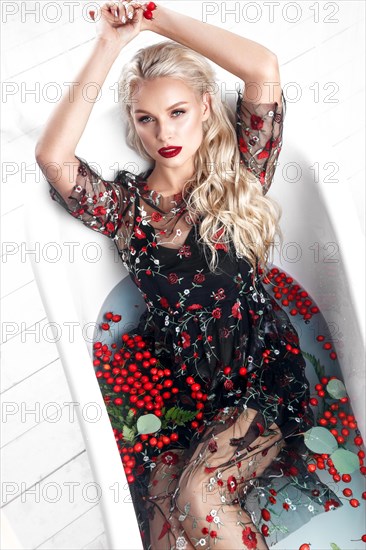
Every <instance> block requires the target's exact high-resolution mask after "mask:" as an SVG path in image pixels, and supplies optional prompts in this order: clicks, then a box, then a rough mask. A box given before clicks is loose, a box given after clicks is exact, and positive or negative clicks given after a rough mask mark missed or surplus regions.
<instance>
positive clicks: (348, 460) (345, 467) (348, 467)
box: [330, 449, 360, 474]
mask: <svg viewBox="0 0 366 550" xmlns="http://www.w3.org/2000/svg"><path fill="white" fill-rule="evenodd" d="M330 458H331V460H333V464H334V467H335V468H337V470H338V472H339V473H340V474H352V472H354V471H355V470H357V469H358V467H359V465H360V463H359V459H358V456H357V455H356V454H355V453H352V452H351V451H346V449H337V450H336V451H334V453H332V454H331V456H330Z"/></svg>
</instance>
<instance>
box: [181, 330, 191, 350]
mask: <svg viewBox="0 0 366 550" xmlns="http://www.w3.org/2000/svg"><path fill="white" fill-rule="evenodd" d="M181 337H182V346H183V348H189V346H190V345H191V337H190V335H189V334H188V332H185V331H183V332H182V334H181Z"/></svg>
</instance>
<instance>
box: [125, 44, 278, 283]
mask: <svg viewBox="0 0 366 550" xmlns="http://www.w3.org/2000/svg"><path fill="white" fill-rule="evenodd" d="M160 77H172V78H175V79H181V80H183V82H184V83H185V84H186V85H188V86H190V87H191V89H192V90H193V92H194V93H195V94H196V97H197V98H201V99H202V96H203V94H204V93H205V92H209V93H210V99H211V116H210V118H209V119H208V120H205V121H204V122H203V123H202V124H203V128H202V129H203V140H202V143H201V145H200V147H199V148H198V150H197V152H196V154H195V158H194V175H193V176H192V178H191V179H189V180H187V181H186V183H185V185H184V188H183V191H182V192H183V193H184V196H185V197H187V198H186V203H187V211H188V212H190V213H192V215H193V216H194V217H195V216H199V217H201V219H202V221H201V223H200V225H199V241H200V242H201V243H202V244H204V245H206V246H204V250H205V254H206V247H208V249H209V250H210V251H211V253H212V254H211V258H210V259H209V260H208V265H209V269H210V270H211V271H215V270H216V267H217V265H218V254H217V250H216V248H215V244H217V243H222V244H227V245H229V244H230V241H231V242H232V243H233V244H234V247H235V252H236V255H237V257H239V258H242V257H244V258H245V259H246V260H247V261H248V262H249V264H250V265H251V266H252V267H253V277H256V276H257V275H258V272H257V265H258V264H259V266H260V267H261V268H262V270H263V268H264V267H265V265H266V264H267V262H268V260H269V256H270V253H271V252H273V248H274V242H275V236H276V235H278V236H279V238H280V241H281V242H282V232H281V229H280V227H279V220H280V217H281V215H282V209H281V206H280V205H279V204H278V203H277V202H276V201H275V200H274V199H272V198H270V197H267V196H264V194H263V189H262V185H261V183H260V182H259V181H258V179H257V178H256V177H255V176H254V175H253V174H251V173H250V172H249V171H248V170H247V169H246V167H245V165H244V164H241V163H240V153H239V150H238V143H237V135H236V131H235V128H234V124H233V122H232V121H231V120H230V116H229V113H228V111H229V109H228V105H227V104H226V102H224V101H222V99H221V96H220V92H219V87H218V86H217V84H216V85H214V86H213V84H215V73H214V71H213V69H212V67H211V65H210V64H209V63H208V61H207V60H206V58H205V57H203V56H202V55H200V54H199V53H197V52H195V51H194V50H192V49H190V48H188V47H186V46H184V45H182V44H179V43H177V42H174V41H170V40H164V41H163V42H159V43H157V44H153V45H151V46H148V47H145V48H142V49H140V50H138V52H137V53H136V54H135V56H134V57H133V58H132V60H131V61H129V62H128V63H126V64H125V65H124V67H123V69H122V73H121V75H120V79H119V83H118V84H119V85H118V91H119V101H120V104H121V106H122V110H123V114H124V115H126V117H127V121H128V124H127V135H126V141H127V144H128V146H130V147H131V148H132V149H134V150H135V151H137V152H138V153H139V154H140V155H141V156H142V157H143V158H145V159H148V160H153V159H152V158H151V157H150V155H148V153H147V152H146V150H145V148H144V146H143V144H142V142H141V140H140V138H139V136H138V134H137V132H136V130H135V125H134V121H133V117H132V114H131V110H132V101H131V99H132V94H133V92H134V89H136V88H137V87H138V86H139V84H141V83H142V82H143V81H144V80H152V79H154V78H160ZM212 167H213V168H214V169H212ZM228 248H230V246H228ZM257 262H258V264H257Z"/></svg>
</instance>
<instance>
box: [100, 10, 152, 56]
mask: <svg viewBox="0 0 366 550" xmlns="http://www.w3.org/2000/svg"><path fill="white" fill-rule="evenodd" d="M145 4H146V2H136V1H134V0H132V1H131V2H106V3H105V4H103V6H102V7H101V8H100V9H99V10H98V12H97V13H95V12H92V11H90V12H89V13H90V16H91V17H92V19H93V20H94V21H96V25H97V31H96V37H97V39H98V38H99V39H103V40H108V41H111V42H113V43H116V44H120V45H121V46H124V45H125V44H127V43H128V42H130V41H131V40H132V39H133V38H134V37H135V36H137V35H138V34H139V33H140V31H143V30H147V28H148V27H147V26H146V25H145V21H146V20H145V18H144V16H143V10H144V7H145Z"/></svg>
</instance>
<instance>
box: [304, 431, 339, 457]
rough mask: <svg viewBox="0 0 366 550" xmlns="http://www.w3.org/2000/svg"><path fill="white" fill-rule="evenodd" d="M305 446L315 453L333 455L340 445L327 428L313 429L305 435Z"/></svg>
mask: <svg viewBox="0 0 366 550" xmlns="http://www.w3.org/2000/svg"><path fill="white" fill-rule="evenodd" d="M304 442H305V445H306V446H307V447H308V448H309V449H310V450H311V451H313V452H314V453H319V454H322V453H326V454H331V453H332V452H333V451H335V450H336V449H337V448H338V443H337V440H336V438H335V437H334V435H333V434H331V433H330V431H329V430H327V429H326V428H321V427H316V428H311V429H310V430H308V431H307V432H305V434H304Z"/></svg>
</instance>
